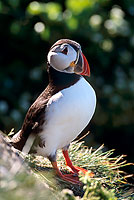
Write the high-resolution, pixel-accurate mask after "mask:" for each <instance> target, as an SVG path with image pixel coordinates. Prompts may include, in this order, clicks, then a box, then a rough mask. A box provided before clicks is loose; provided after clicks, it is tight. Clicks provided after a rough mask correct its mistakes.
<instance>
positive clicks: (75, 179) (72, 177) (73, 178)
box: [51, 161, 81, 184]
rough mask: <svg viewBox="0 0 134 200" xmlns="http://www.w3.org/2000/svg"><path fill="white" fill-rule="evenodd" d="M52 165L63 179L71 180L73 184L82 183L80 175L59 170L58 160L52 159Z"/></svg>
mask: <svg viewBox="0 0 134 200" xmlns="http://www.w3.org/2000/svg"><path fill="white" fill-rule="evenodd" d="M51 163H52V166H53V168H54V170H55V172H56V174H57V175H58V176H59V177H60V178H61V179H63V180H64V181H67V182H70V183H72V184H81V183H80V181H79V178H78V176H75V175H74V174H62V173H61V171H60V170H59V168H58V166H57V162H56V161H51Z"/></svg>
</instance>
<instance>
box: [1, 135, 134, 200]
mask: <svg viewBox="0 0 134 200" xmlns="http://www.w3.org/2000/svg"><path fill="white" fill-rule="evenodd" d="M0 139H1V138H0ZM0 142H1V143H0V155H1V158H0V165H1V175H0V178H1V187H0V199H1V200H8V199H11V200H12V199H13V200H17V199H20V200H21V199H26V200H29V199H32V200H34V199H39V200H41V199H48V200H49V199H52V200H53V199H57V200H80V199H81V200H88V199H90V200H116V199H124V200H129V199H134V190H133V186H132V184H129V183H128V182H127V177H130V176H131V175H126V174H125V173H124V172H122V171H121V167H124V166H126V165H130V163H126V161H125V160H124V156H123V155H122V156H117V157H111V155H112V154H113V152H114V150H110V151H103V147H104V146H103V145H102V146H101V147H99V148H98V149H97V150H93V149H92V148H90V149H88V147H86V146H85V145H84V142H79V143H76V142H74V143H72V144H71V146H70V157H71V159H72V161H73V163H74V165H78V166H81V167H85V168H86V169H88V170H89V172H87V174H86V175H83V174H80V181H81V183H82V184H81V185H72V184H70V183H67V182H65V181H63V180H61V179H59V178H58V177H56V176H55V174H54V173H53V170H52V168H51V164H50V162H49V161H48V159H46V158H43V157H41V156H32V155H24V154H23V153H21V152H19V154H20V156H21V157H23V159H25V162H24V161H22V158H21V159H20V158H19V157H18V155H16V153H15V155H14V152H13V151H14V149H11V147H9V146H8V145H7V143H5V142H4V144H3V142H2V141H0ZM2 146H3V148H2ZM18 158H19V159H20V160H18ZM57 159H58V165H59V167H60V169H61V170H62V172H63V173H64V172H65V171H66V170H67V169H66V167H65V163H64V160H63V156H62V153H61V151H59V152H58V158H57ZM19 162H21V165H18V163H19ZM11 163H12V164H11ZM13 165H14V167H13ZM91 171H92V172H94V174H95V176H94V177H93V178H91V177H89V173H90V172H91ZM7 172H8V173H7ZM66 172H67V171H66ZM68 173H69V172H68Z"/></svg>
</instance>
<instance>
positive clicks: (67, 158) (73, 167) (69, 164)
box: [62, 149, 94, 177]
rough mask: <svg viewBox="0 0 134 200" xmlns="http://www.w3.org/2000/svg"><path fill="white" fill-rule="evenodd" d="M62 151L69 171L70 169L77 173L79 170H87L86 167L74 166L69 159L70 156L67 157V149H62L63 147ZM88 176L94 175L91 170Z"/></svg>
mask: <svg viewBox="0 0 134 200" xmlns="http://www.w3.org/2000/svg"><path fill="white" fill-rule="evenodd" d="M62 152H63V156H64V158H65V161H66V165H67V166H69V167H70V168H71V171H72V172H73V173H76V174H79V172H80V171H81V172H82V173H84V174H85V173H86V172H88V171H87V170H86V169H84V168H81V167H78V166H74V165H73V164H72V161H71V160H70V157H69V154H68V150H64V149H63V150H62ZM89 176H91V177H93V176H94V173H93V172H91V173H90V174H89Z"/></svg>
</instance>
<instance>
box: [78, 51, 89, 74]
mask: <svg viewBox="0 0 134 200" xmlns="http://www.w3.org/2000/svg"><path fill="white" fill-rule="evenodd" d="M82 57H83V71H82V72H81V73H80V74H81V75H83V76H90V67H89V64H88V61H87V59H86V57H85V56H84V54H83V53H82Z"/></svg>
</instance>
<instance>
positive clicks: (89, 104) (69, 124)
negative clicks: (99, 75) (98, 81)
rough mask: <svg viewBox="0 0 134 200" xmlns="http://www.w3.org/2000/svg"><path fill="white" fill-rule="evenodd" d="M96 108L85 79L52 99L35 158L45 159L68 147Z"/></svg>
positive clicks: (92, 94)
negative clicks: (41, 144) (37, 156)
mask: <svg viewBox="0 0 134 200" xmlns="http://www.w3.org/2000/svg"><path fill="white" fill-rule="evenodd" d="M95 107H96V95H95V92H94V90H93V88H92V87H91V85H90V84H89V83H88V82H87V81H86V80H85V79H84V78H81V79H80V80H79V81H78V82H77V83H76V84H74V85H73V86H71V87H69V88H66V89H63V90H62V91H60V92H58V93H57V94H55V95H53V96H52V97H51V98H50V100H49V102H48V104H47V108H46V115H45V120H46V122H47V123H46V124H44V130H43V131H42V133H41V134H40V136H41V138H42V140H44V143H45V147H44V148H43V149H41V148H40V147H38V149H37V152H38V154H40V155H43V156H48V155H50V154H54V153H55V151H56V150H57V149H60V148H63V147H65V146H66V145H68V144H69V143H70V142H71V141H72V140H73V139H75V138H76V137H77V136H78V135H79V134H80V132H81V131H82V130H83V129H84V128H85V127H86V126H87V124H88V123H89V121H90V120H91V118H92V116H93V114H94V111H95Z"/></svg>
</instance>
